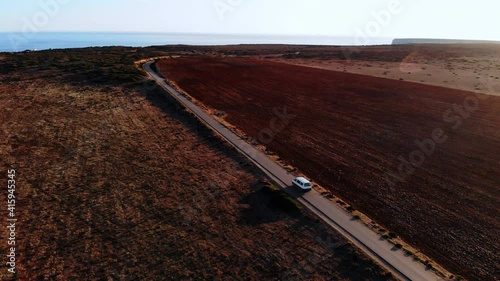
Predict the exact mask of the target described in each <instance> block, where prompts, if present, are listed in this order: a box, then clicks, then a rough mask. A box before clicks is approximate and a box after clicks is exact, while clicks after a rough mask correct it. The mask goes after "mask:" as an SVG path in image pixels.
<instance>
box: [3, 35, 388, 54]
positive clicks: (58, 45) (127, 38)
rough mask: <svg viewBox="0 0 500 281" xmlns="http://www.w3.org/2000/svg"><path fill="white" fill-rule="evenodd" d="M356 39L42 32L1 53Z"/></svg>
mask: <svg viewBox="0 0 500 281" xmlns="http://www.w3.org/2000/svg"><path fill="white" fill-rule="evenodd" d="M357 41H358V40H356V38H352V37H326V36H287V35H221V34H178V33H105V32H38V33H22V32H19V33H6V32H2V33H0V52H20V51H25V50H47V49H67V48H83V47H103V46H129V47H146V46H157V45H178V44H185V45H238V44H297V45H358V44H357ZM391 41H392V39H389V38H385V39H384V38H376V39H375V38H373V39H372V38H371V39H370V42H369V45H381V44H391Z"/></svg>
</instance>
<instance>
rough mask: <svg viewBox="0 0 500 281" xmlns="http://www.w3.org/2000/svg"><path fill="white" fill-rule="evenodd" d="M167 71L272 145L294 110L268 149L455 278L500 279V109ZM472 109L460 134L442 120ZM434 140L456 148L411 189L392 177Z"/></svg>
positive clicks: (422, 89) (407, 180)
mask: <svg viewBox="0 0 500 281" xmlns="http://www.w3.org/2000/svg"><path fill="white" fill-rule="evenodd" d="M159 68H160V70H161V71H162V73H163V74H164V75H165V76H166V77H168V78H169V79H171V80H173V81H175V82H176V83H177V84H178V85H179V86H180V87H181V88H182V89H183V90H185V91H186V92H188V93H189V94H190V95H192V96H193V97H195V98H196V99H198V100H200V101H201V102H203V103H205V104H206V105H208V106H210V107H212V108H214V109H216V110H219V111H222V112H224V113H225V114H226V117H225V119H226V120H227V121H228V122H230V123H232V124H234V125H236V126H237V127H238V128H240V129H241V130H243V131H244V132H245V133H246V134H247V135H249V136H251V137H255V138H256V139H259V133H260V136H261V138H260V140H269V139H270V137H269V136H267V135H266V134H264V135H263V134H262V132H265V130H266V129H269V128H273V125H271V124H270V122H271V121H272V120H273V118H274V117H275V116H276V115H275V113H276V111H283V107H284V106H286V109H287V112H288V113H289V114H293V115H296V117H295V118H294V119H293V120H292V121H291V122H290V123H289V124H288V125H286V126H285V128H284V129H283V130H282V131H281V132H278V133H277V134H276V135H275V136H274V138H273V139H272V141H271V142H268V141H264V142H265V145H266V146H267V147H268V148H269V149H271V150H272V151H274V152H276V153H277V154H278V155H279V156H280V157H282V158H283V159H284V160H286V161H287V162H289V163H290V164H293V165H294V166H296V167H298V168H299V169H300V170H301V171H303V172H304V173H305V174H306V175H307V176H310V177H311V178H313V179H314V180H315V181H317V182H318V183H320V184H321V185H324V186H325V187H327V188H329V189H331V190H332V191H333V192H334V193H335V194H336V195H338V196H340V197H342V198H343V199H345V200H347V201H348V202H349V203H351V204H352V205H353V206H354V207H355V208H356V209H359V210H360V211H362V212H364V213H366V214H367V215H369V216H370V217H372V218H373V219H375V220H376V221H377V222H379V223H380V224H382V225H384V226H385V227H387V228H389V229H390V230H392V231H394V232H395V233H396V234H398V235H399V236H401V237H402V238H403V239H405V240H407V241H408V242H410V243H411V244H413V245H415V246H417V247H418V248H420V249H421V250H422V251H423V252H424V253H426V254H427V255H429V256H430V257H432V258H434V259H435V260H436V261H437V262H438V263H440V264H442V265H444V266H445V267H446V268H448V269H449V270H451V271H453V272H456V273H458V274H461V275H463V276H465V277H467V278H469V279H476V280H493V279H494V278H495V276H499V274H500V272H499V271H500V268H499V264H498V260H499V256H498V252H499V250H500V248H499V245H498V243H497V242H496V239H497V236H498V233H500V224H499V222H498V217H499V211H498V203H499V202H498V201H499V198H500V192H499V188H498V187H499V183H500V165H499V163H500V130H499V128H500V114H499V112H500V97H494V96H486V95H478V96H476V95H475V94H474V93H470V92H464V91H458V90H451V89H447V88H440V87H433V86H426V85H421V84H416V83H409V82H403V81H395V80H388V79H381V78H375V77H369V76H362V75H354V74H349V73H340V72H334V71H324V70H319V69H311V68H304V67H300V66H292V65H286V64H279V63H272V62H266V61H259V60H250V59H241V58H207V57H197V58H179V59H169V60H163V61H161V62H160V63H159ZM464 102H469V104H470V105H474V103H475V102H477V103H478V108H477V109H475V110H471V112H470V114H464V116H465V117H463V118H460V119H461V121H462V123H461V124H460V126H456V127H455V128H454V125H457V124H456V122H457V121H456V120H457V119H458V117H456V116H459V115H458V114H455V113H452V114H450V115H449V116H448V117H449V118H452V117H453V118H456V119H453V121H450V120H444V117H443V115H444V114H445V113H447V111H449V110H450V109H453V105H454V104H458V105H463V104H464ZM273 112H274V113H273ZM467 115H470V116H467ZM277 124H278V125H280V124H281V123H280V122H278V123H277ZM274 125H276V124H274ZM274 127H275V129H276V127H279V126H274ZM435 129H442V130H443V131H444V133H445V135H446V137H447V139H446V141H445V142H444V143H441V144H437V145H436V149H435V152H434V153H432V154H430V156H428V157H426V159H425V162H424V163H423V164H421V165H419V166H418V167H416V168H415V171H414V172H413V173H411V174H408V175H407V176H404V177H402V180H401V181H397V180H395V179H394V178H393V177H391V176H387V175H388V174H398V173H399V172H398V167H399V165H400V163H401V160H399V159H398V158H399V157H400V156H401V157H403V158H405V159H409V156H410V154H411V153H412V152H413V151H415V150H418V146H417V145H416V143H415V141H417V140H420V141H423V140H425V139H429V138H431V137H432V134H433V131H434V130H435ZM262 136H264V137H265V138H262ZM266 136H267V137H266ZM414 154H415V153H414ZM391 182H392V183H394V184H391Z"/></svg>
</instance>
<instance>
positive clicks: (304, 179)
mask: <svg viewBox="0 0 500 281" xmlns="http://www.w3.org/2000/svg"><path fill="white" fill-rule="evenodd" d="M296 180H298V181H300V182H301V183H311V182H310V181H308V180H307V179H306V178H304V177H298V178H296Z"/></svg>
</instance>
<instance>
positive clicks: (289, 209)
mask: <svg viewBox="0 0 500 281" xmlns="http://www.w3.org/2000/svg"><path fill="white" fill-rule="evenodd" d="M252 190H253V192H252V193H250V194H248V195H247V196H245V197H244V198H243V199H241V200H240V201H239V202H238V203H239V204H243V205H246V206H247V208H246V209H243V210H242V211H241V212H240V220H239V223H240V224H246V225H259V224H265V223H270V222H277V221H280V220H283V219H286V218H289V217H297V216H299V215H300V214H301V211H302V210H301V207H300V205H299V203H298V202H297V201H295V198H294V197H293V196H290V195H288V194H286V193H285V192H284V191H283V190H280V189H277V188H275V187H270V186H269V185H264V184H262V183H260V184H257V185H256V186H254V187H252Z"/></svg>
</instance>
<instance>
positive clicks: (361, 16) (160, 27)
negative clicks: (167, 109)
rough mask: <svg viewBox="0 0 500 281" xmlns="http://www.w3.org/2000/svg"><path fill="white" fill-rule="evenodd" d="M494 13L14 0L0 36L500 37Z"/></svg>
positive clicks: (308, 0) (0, 21)
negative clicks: (96, 33) (25, 33)
mask: <svg viewBox="0 0 500 281" xmlns="http://www.w3.org/2000/svg"><path fill="white" fill-rule="evenodd" d="M398 3H399V4H398ZM389 6H390V7H392V8H388V7H389ZM499 11H500V1H497V0H475V1H461V0H351V1H349V0H342V1H337V0H85V1H81V0H18V1H2V3H1V4H0V15H1V16H0V31H6V32H11V31H15V32H18V31H22V30H30V29H34V28H36V29H37V30H41V31H119V32H129V31H139V32H189V33H240V34H241V33H243V34H247V33H251V34H310V35H329V36H339V35H340V36H346V35H347V36H353V35H359V34H368V36H372V37H388V38H396V37H399V38H401V37H423V38H460V39H484V40H500V30H499V28H498V27H499V26H500V16H498V13H499ZM377 15H378V16H377Z"/></svg>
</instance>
